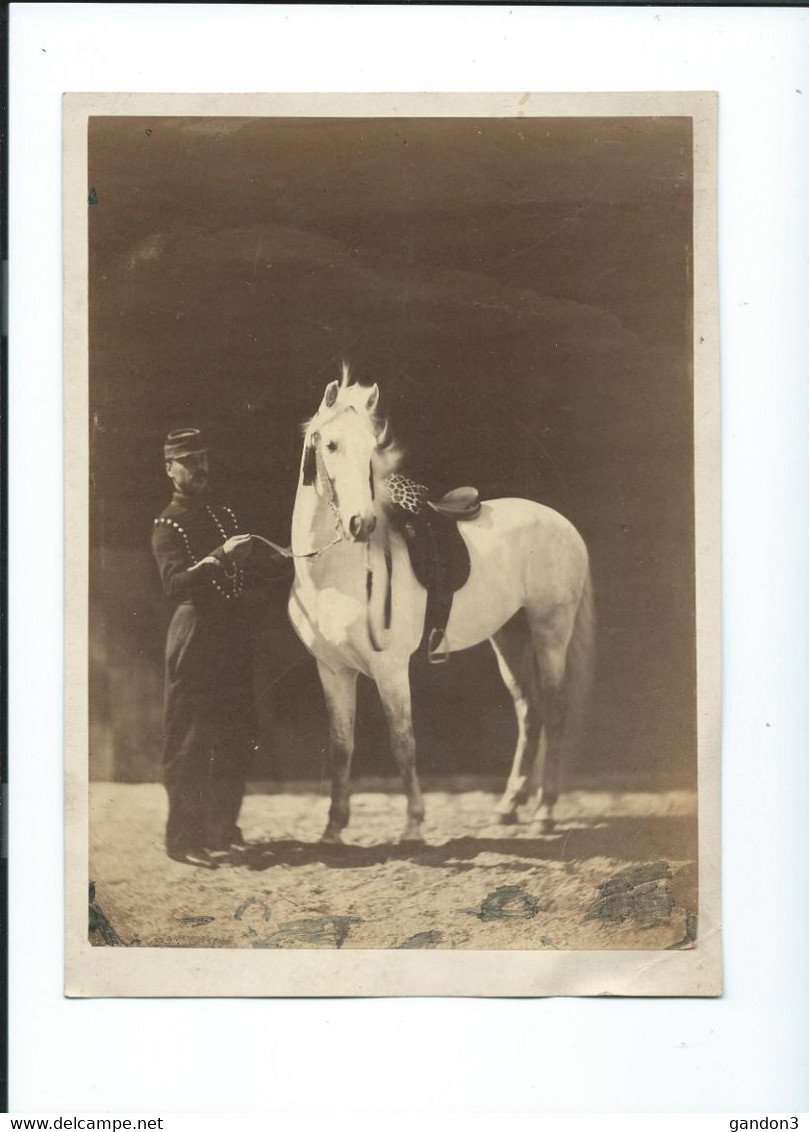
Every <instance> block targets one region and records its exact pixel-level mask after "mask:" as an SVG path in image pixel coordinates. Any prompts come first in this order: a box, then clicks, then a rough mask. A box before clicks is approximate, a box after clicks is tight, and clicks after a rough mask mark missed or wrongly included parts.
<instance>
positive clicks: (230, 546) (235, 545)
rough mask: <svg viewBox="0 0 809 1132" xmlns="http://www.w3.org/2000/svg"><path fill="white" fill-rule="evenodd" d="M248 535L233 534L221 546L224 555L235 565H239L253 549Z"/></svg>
mask: <svg viewBox="0 0 809 1132" xmlns="http://www.w3.org/2000/svg"><path fill="white" fill-rule="evenodd" d="M250 539H251V536H250V535H233V537H232V538H229V539H228V540H227V542H226V543H225V544H224V546H223V547H222V549H223V551H224V552H225V557H226V558H229V559H231V560H232V561H233V562H235V563H236V565H237V566H239V565H241V563H242V562H244V561H245V560H246V559H247V558H248V557H249V556H250V551H251V550H252V549H253V544H252V542H251V541H250Z"/></svg>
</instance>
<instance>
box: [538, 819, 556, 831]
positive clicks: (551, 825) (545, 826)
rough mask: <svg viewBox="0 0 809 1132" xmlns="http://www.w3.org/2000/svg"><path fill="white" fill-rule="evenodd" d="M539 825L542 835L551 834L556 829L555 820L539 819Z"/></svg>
mask: <svg viewBox="0 0 809 1132" xmlns="http://www.w3.org/2000/svg"><path fill="white" fill-rule="evenodd" d="M539 824H540V828H541V829H542V832H543V833H553V831H554V830H555V829H556V818H541V819H540V822H539Z"/></svg>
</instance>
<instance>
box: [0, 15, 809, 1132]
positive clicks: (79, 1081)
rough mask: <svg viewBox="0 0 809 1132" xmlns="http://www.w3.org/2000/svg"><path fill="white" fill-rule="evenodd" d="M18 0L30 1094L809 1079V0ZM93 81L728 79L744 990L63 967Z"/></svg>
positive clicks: (24, 1074) (731, 832)
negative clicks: (305, 992) (67, 186)
mask: <svg viewBox="0 0 809 1132" xmlns="http://www.w3.org/2000/svg"><path fill="white" fill-rule="evenodd" d="M11 19H12V23H11V34H12V40H11V61H12V68H11V109H12V117H11V139H12V143H11V172H12V181H11V226H12V227H11V249H10V250H11V280H12V293H11V309H10V335H11V337H10V361H11V369H10V437H11V442H10V473H11V479H10V484H11V487H10V492H11V509H10V536H9V541H10V572H11V577H10V581H11V600H10V621H11V637H10V642H9V655H10V708H11V734H10V756H11V757H10V762H11V862H12V889H11V915H12V925H11V927H12V930H11V1019H10V1034H11V1045H10V1070H11V1102H10V1103H11V1109H12V1111H17V1112H20V1111H28V1112H31V1111H38V1112H46V1111H49V1112H58V1111H61V1112H64V1113H70V1112H85V1113H87V1112H96V1113H100V1112H103V1111H109V1112H133V1113H134V1112H149V1111H151V1112H152V1113H159V1112H163V1113H166V1112H171V1111H179V1112H189V1111H200V1112H214V1111H223V1112H241V1111H254V1112H256V1111H257V1112H285V1111H286V1112H289V1111H298V1112H300V1111H311V1110H320V1111H323V1110H326V1111H328V1112H330V1113H332V1114H335V1113H344V1112H352V1111H358V1110H367V1111H413V1112H417V1111H418V1112H430V1111H433V1112H436V1111H444V1110H446V1111H454V1112H459V1111H465V1110H470V1111H497V1112H511V1111H523V1112H526V1111H535V1112H587V1111H591V1110H592V1111H606V1112H610V1111H618V1112H619V1111H636V1112H666V1111H674V1112H677V1111H702V1112H736V1113H737V1114H741V1113H745V1112H746V1113H748V1114H749V1113H751V1112H756V1111H769V1112H775V1111H779V1112H786V1111H790V1110H793V1111H794V1110H806V1109H807V1108H809V1096H808V1093H807V1088H808V1086H807V1059H806V1049H807V1042H808V1040H809V1022H808V1021H807V1010H806V1004H807V992H808V991H809V986H808V985H807V982H808V980H807V956H808V955H809V939H808V938H807V888H808V885H807V882H808V881H809V876H807V862H809V854H807V838H806V829H807V820H806V815H807V812H808V811H809V791H808V790H807V763H809V743H808V742H807V740H808V739H809V734H808V732H809V728H808V727H807V674H808V673H809V665H807V621H808V619H807V580H808V579H809V570H808V569H807V567H808V566H809V562H808V561H807V559H808V557H809V556H807V521H806V520H807V514H809V507H808V506H807V503H808V501H807V494H809V491H808V490H807V489H808V486H809V478H808V477H807V471H808V470H809V469H808V468H807V464H808V463H809V460H807V448H808V447H809V446H807V442H806V436H807V423H809V421H808V419H807V407H808V406H807V400H808V398H807V375H808V374H809V336H808V334H807V318H806V315H807V310H808V309H809V303H807V299H808V298H809V295H808V294H807V292H809V271H807V265H808V264H809V221H808V220H807V216H808V215H809V213H808V212H807V201H809V160H808V156H809V155H808V154H807V139H809V51H808V50H807V47H808V46H809V12H807V11H806V10H803V9H772V8H760V9H749V8H737V9H733V8H730V9H727V8H725V9H707V8H692V9H688V8H678V9H667V8H661V9H655V8H622V9H615V8H609V9H603V8H517V9H508V8H502V7H501V8H498V7H495V8H478V7H467V8H458V7H452V6H443V7H440V8H436V7H430V8H409V7H398V8H384V7H356V8H352V7H347V6H346V7H327V6H319V7H316V8H314V7H313V8H308V7H295V6H288V7H287V6H281V5H277V6H272V5H270V6H249V7H237V6H233V7H224V6H219V5H211V6H207V7H204V6H198V5H185V6H169V5H165V6H162V5H137V4H132V5H122V6H117V5H83V4H77V5H68V4H65V5H45V4H43V5H39V4H32V5H25V4H12V5H11ZM90 90H98V91H120V90H123V91H126V90H132V91H135V90H137V91H191V92H195V91H240V90H243V91H314V90H326V91H335V90H341V91H353V90H359V91H377V90H447V91H467V90H494V91H501V90H502V91H507V90H517V91H553V90H560V91H588V90H592V91H599V90H718V91H719V92H720V115H719V128H720V166H719V168H720V187H719V192H720V238H721V246H720V267H721V318H722V354H723V459H724V475H723V484H724V511H723V515H724V527H723V531H724V535H723V545H724V570H725V573H724V598H723V602H724V615H725V637H724V689H725V693H724V694H725V707H724V742H723V774H724V787H723V806H724V834H723V842H724V868H723V872H724V932H725V949H726V987H727V990H726V993H725V996H724V997H723V998H722V999H719V1000H704V1001H699V1000H687V999H684V1000H619V999H610V1000H573V999H566V1000H539V1001H532V1000H517V1001H494V1002H488V1001H476V1000H441V999H438V1000H429V1001H426V1000H385V1001H378V1000H376V1001H375V1000H368V1001H329V1000H325V1001H321V1000H312V1001H283V1000H254V1001H230V1000H182V1001H179V1000H131V1001H119V1000H111V1001H68V1000H66V999H64V998H63V997H62V944H61V941H62V920H63V906H62V785H61V784H62V739H61V707H62V692H61V653H62V647H63V643H64V642H63V638H62V632H61V621H62V597H61V557H62V537H63V530H62V523H61V506H62V505H61V491H62V464H61V456H62V434H61V246H60V240H61V229H60V206H61V195H60V193H61V186H60V178H61V167H60V156H61V155H60V146H61V133H60V130H61V121H60V113H61V106H60V101H61V94H62V92H63V91H90ZM133 443H137V438H136V437H133ZM66 644H67V648H70V642H69V641H68V642H67V643H66ZM191 959H192V955H191V953H189V960H191ZM346 1126H348V1122H347V1121H346ZM725 1127H726V1124H725Z"/></svg>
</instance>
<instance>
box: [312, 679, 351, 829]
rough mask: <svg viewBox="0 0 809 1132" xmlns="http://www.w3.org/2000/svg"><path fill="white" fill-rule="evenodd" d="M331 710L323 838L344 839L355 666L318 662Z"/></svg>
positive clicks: (348, 807)
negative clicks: (328, 795) (328, 789)
mask: <svg viewBox="0 0 809 1132" xmlns="http://www.w3.org/2000/svg"><path fill="white" fill-rule="evenodd" d="M317 670H318V673H319V674H320V682H321V684H322V685H323V692H324V694H325V697H326V707H327V708H328V712H329V756H330V760H331V807H330V809H329V821H328V824H327V826H326V831H325V833H324V834H323V837H322V839H321V840H323V841H326V842H330V843H332V844H339V843H340V842H341V841H342V831H343V829H345V827H346V826H347V825H348V818H349V812H350V805H351V801H350V799H351V758H352V755H353V754H354V719H355V715H356V704H357V673H356V671H355V670H354V669H353V668H345V667H340V668H336V669H335V668H329V667H328V665H326V664H323V663H322V662H321V661H318V663H317Z"/></svg>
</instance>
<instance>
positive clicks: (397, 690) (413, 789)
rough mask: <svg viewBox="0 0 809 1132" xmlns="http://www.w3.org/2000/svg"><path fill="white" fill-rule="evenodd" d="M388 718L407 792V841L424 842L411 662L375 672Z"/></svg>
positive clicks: (404, 838)
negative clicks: (414, 732)
mask: <svg viewBox="0 0 809 1132" xmlns="http://www.w3.org/2000/svg"><path fill="white" fill-rule="evenodd" d="M373 675H374V679H375V680H376V685H377V688H378V689H379V696H380V699H381V700H382V707H383V709H384V711H385V718H386V719H387V721H388V729H389V731H390V742H391V747H392V748H393V754H394V757H395V759H396V762H397V764H398V767H399V773H400V774H401V776H402V784H403V786H404V790H405V794H406V795H407V823H406V825H405V831H404V834H403V837H402V840H403V841H421V840H423V834H422V832H421V823H422V822H423V821H424V800H423V799H422V796H421V787H420V786H419V780H418V775H417V774H416V740H415V737H414V735H413V719H412V714H411V706H410V673H409V669H408V665H407V662H405V663H404V665H402V666H400V667H396V668H388V667H385V668H384V669H382V670H381V671H377V672H374V673H373Z"/></svg>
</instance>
